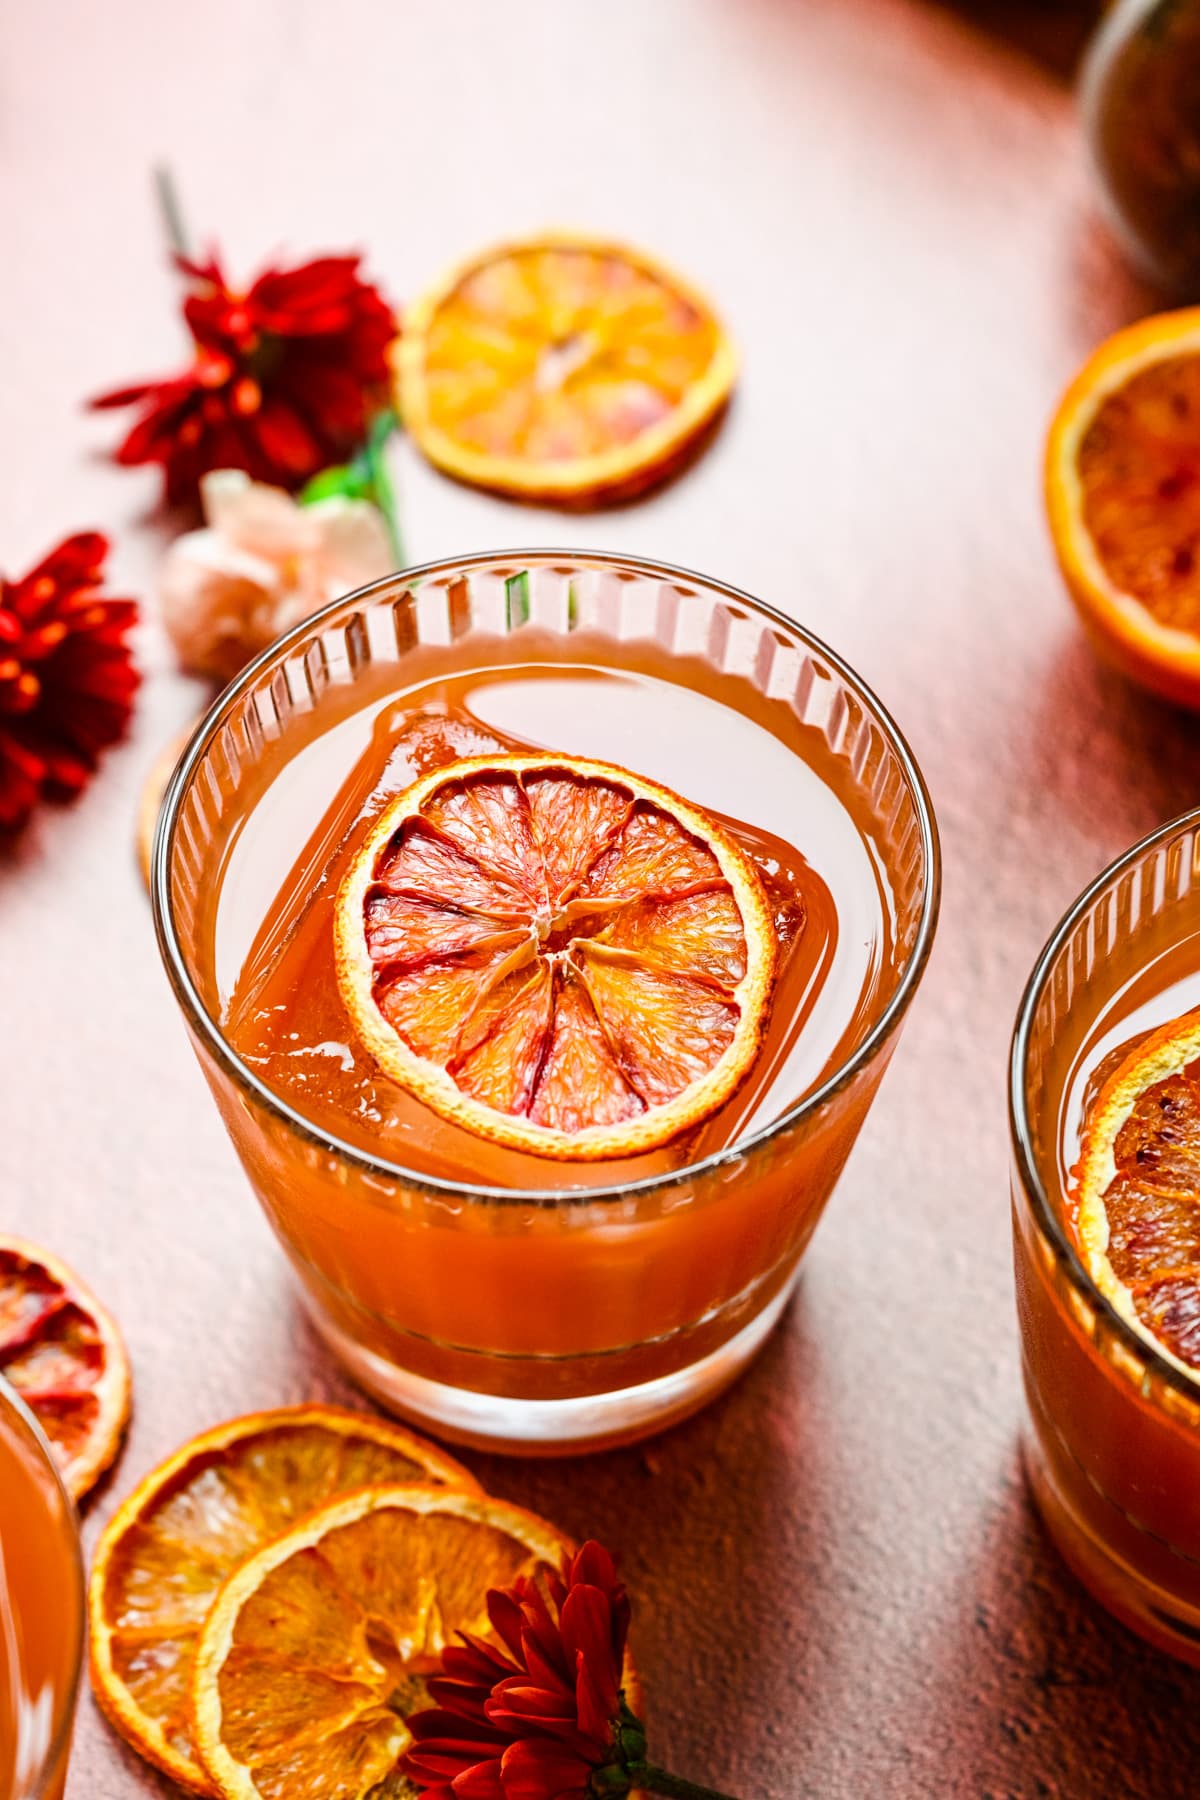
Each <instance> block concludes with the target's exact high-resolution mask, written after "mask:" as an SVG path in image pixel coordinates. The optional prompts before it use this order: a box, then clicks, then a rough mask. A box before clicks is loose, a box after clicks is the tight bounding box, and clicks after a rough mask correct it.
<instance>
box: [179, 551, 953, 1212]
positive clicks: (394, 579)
mask: <svg viewBox="0 0 1200 1800" xmlns="http://www.w3.org/2000/svg"><path fill="white" fill-rule="evenodd" d="M563 562H566V563H576V564H591V565H595V566H599V567H605V568H610V569H628V570H630V571H631V572H638V573H643V574H650V575H654V576H659V577H662V578H664V579H667V580H673V581H679V580H682V581H687V582H690V583H694V584H696V585H698V586H700V587H703V588H705V589H707V590H708V591H709V592H710V593H713V594H716V595H718V596H719V597H721V598H723V599H726V600H730V601H733V602H735V603H736V604H737V605H739V606H744V607H748V608H749V609H750V610H751V611H752V612H754V613H756V614H758V615H759V616H760V617H762V618H764V619H767V620H769V621H770V622H771V623H772V624H774V625H778V626H782V627H783V629H784V630H786V631H788V632H790V633H793V634H794V635H795V636H796V637H797V638H798V639H799V641H800V643H801V644H802V645H803V646H804V648H805V649H806V650H808V651H809V652H811V653H812V654H813V655H815V656H817V657H819V658H821V660H823V661H825V662H827V663H828V664H829V666H830V667H831V668H832V669H833V670H835V671H836V673H837V674H838V675H839V676H840V677H841V679H842V680H843V681H844V682H845V683H846V685H847V686H848V687H849V688H850V689H851V690H852V692H854V694H855V695H856V696H857V697H858V698H859V700H861V701H862V703H863V704H864V706H865V707H866V709H867V711H868V712H869V713H870V714H871V716H872V718H873V719H874V720H875V722H876V723H877V724H878V725H879V726H880V727H881V729H882V730H883V732H884V735H885V736H886V737H887V739H888V742H889V747H890V749H891V751H892V754H893V755H894V756H895V757H896V759H897V761H898V763H899V765H900V768H901V771H902V773H903V775H904V778H905V780H906V782H907V783H908V787H909V790H910V792H911V794H912V796H913V802H914V810H915V812H916V819H917V826H918V829H919V832H920V839H921V860H922V865H923V868H924V871H925V876H926V880H925V892H924V895H923V897H922V903H921V914H920V918H919V920H918V923H917V931H916V937H915V940H914V943H913V948H912V951H911V953H910V955H909V958H908V962H907V963H906V965H905V967H904V969H903V971H902V973H901V975H900V979H899V981H898V982H897V984H896V989H895V992H894V993H893V994H892V996H891V998H890V999H889V1000H888V1003H887V1005H886V1006H885V1007H884V1009H883V1011H882V1012H881V1013H880V1015H879V1018H878V1019H877V1020H876V1021H875V1023H874V1024H873V1025H872V1027H871V1029H870V1030H869V1031H868V1032H867V1034H866V1036H865V1037H864V1038H863V1041H862V1043H861V1044H859V1046H858V1047H857V1049H856V1050H854V1051H853V1052H852V1053H851V1055H849V1056H848V1057H846V1058H844V1059H843V1060H842V1061H841V1062H840V1063H839V1064H838V1066H837V1067H836V1068H835V1069H833V1070H832V1071H831V1072H830V1074H829V1075H828V1076H827V1077H826V1079H825V1080H824V1081H823V1082H822V1083H821V1085H820V1086H819V1087H818V1088H815V1089H814V1090H813V1091H812V1093H810V1094H807V1095H805V1096H804V1097H803V1098H802V1099H801V1100H799V1101H797V1102H796V1103H795V1105H793V1106H791V1107H789V1108H788V1109H787V1110H786V1112H783V1113H781V1114H780V1115H779V1116H778V1118H775V1119H772V1120H771V1121H769V1123H768V1124H766V1125H764V1126H762V1127H761V1128H760V1129H759V1130H758V1131H756V1132H754V1133H752V1134H751V1135H750V1136H748V1137H743V1138H739V1139H738V1140H737V1141H736V1142H735V1143H733V1144H729V1145H726V1146H725V1147H724V1148H723V1149H721V1150H715V1151H713V1152H712V1153H711V1154H710V1155H708V1156H705V1157H702V1158H701V1159H700V1160H699V1161H697V1162H692V1163H686V1164H684V1166H683V1167H682V1168H678V1169H671V1170H669V1171H666V1172H665V1173H663V1174H658V1175H647V1176H642V1177H641V1178H640V1179H638V1180H636V1181H627V1182H620V1183H609V1184H608V1185H607V1186H600V1187H587V1188H569V1189H565V1188H515V1187H513V1188H508V1187H488V1186H484V1185H483V1184H481V1183H478V1182H476V1183H471V1182H465V1181H451V1180H449V1179H446V1178H443V1177H439V1176H434V1175H428V1174H425V1173H423V1172H421V1171H420V1170H416V1169H409V1168H407V1167H405V1165H404V1164H402V1163H397V1162H392V1161H391V1160H390V1159H388V1158H387V1157H383V1156H373V1155H372V1154H371V1153H370V1152H369V1151H366V1150H363V1149H361V1148H359V1147H358V1146H357V1145H354V1144H351V1143H348V1142H347V1141H346V1140H345V1139H344V1138H339V1137H337V1136H335V1135H334V1134H332V1133H329V1132H324V1131H321V1130H319V1129H318V1128H317V1127H316V1126H315V1125H314V1124H313V1123H312V1121H310V1120H308V1119H306V1118H305V1117H304V1115H303V1113H301V1112H298V1111H297V1110H296V1109H295V1108H293V1107H292V1106H290V1105H289V1104H288V1103H287V1101H285V1100H283V1099H282V1098H281V1097H280V1096H279V1095H277V1094H276V1093H275V1092H274V1091H273V1090H272V1089H271V1088H270V1087H269V1086H268V1085H267V1083H266V1082H264V1081H263V1080H262V1079H261V1078H260V1077H259V1076H258V1075H256V1074H255V1073H254V1071H253V1070H252V1069H250V1068H248V1067H247V1065H246V1064H245V1063H244V1062H243V1061H242V1059H241V1058H240V1057H239V1056H238V1055H237V1053H236V1051H235V1050H234V1049H233V1047H232V1045H230V1044H229V1042H228V1040H227V1039H226V1037H225V1034H224V1032H223V1031H222V1029H221V1027H220V1025H219V1024H218V1022H217V1021H216V1020H215V1019H214V1018H213V1017H212V1015H211V1014H210V1013H209V1011H208V1008H207V1007H206V1006H205V1004H204V1002H203V1000H202V999H201V997H200V994H199V991H198V990H197V988H196V985H195V982H194V981H193V980H192V977H191V974H190V972H189V970H188V968H187V965H186V961H185V959H184V955H183V951H182V948H181V945H180V942H179V934H178V932H177V930H176V924H175V912H174V906H173V903H172V897H171V884H170V871H171V861H172V851H173V849H174V841H175V829H176V825H177V823H178V817H179V808H180V805H181V803H182V800H183V796H184V794H185V793H186V792H187V790H188V787H189V784H190V781H191V777H192V774H193V772H194V770H195V769H196V767H197V765H198V764H199V763H200V761H201V759H202V758H203V756H204V754H205V752H206V751H207V750H208V748H209V746H210V744H211V743H212V741H213V739H214V738H215V737H216V735H217V732H218V731H219V730H220V729H221V727H222V725H223V724H224V722H225V720H226V718H227V717H228V715H229V713H230V712H231V711H232V710H233V708H234V706H235V705H236V704H237V703H238V702H239V701H240V700H241V699H242V698H243V696H244V695H245V694H246V693H247V691H248V690H249V689H250V688H251V687H252V686H253V685H254V684H255V683H256V682H257V681H258V680H259V678H260V676H261V675H262V674H263V673H264V672H265V671H266V670H267V669H268V668H270V667H271V666H272V665H273V664H275V663H277V662H281V661H283V659H284V658H285V657H286V656H288V655H289V654H290V653H291V652H292V651H293V650H294V649H295V647H296V646H297V645H299V644H300V643H302V642H304V641H305V640H306V639H307V638H308V637H309V636H311V635H312V634H313V633H314V632H318V631H320V629H321V628H322V625H323V623H324V622H325V621H326V620H331V619H333V618H334V617H335V616H336V615H338V614H340V613H341V612H342V611H343V610H344V609H345V608H347V607H348V606H351V605H353V604H354V603H366V602H369V601H370V600H372V599H373V598H375V597H377V596H379V595H380V594H382V593H385V592H387V591H388V590H390V589H393V588H397V587H401V586H405V585H407V586H411V585H412V584H413V583H414V582H416V581H424V580H427V579H429V578H430V577H431V576H436V575H439V574H446V573H449V572H451V571H456V572H461V571H465V570H470V569H475V568H487V567H491V566H494V565H496V564H506V563H512V564H523V565H524V566H526V567H531V566H533V565H534V564H536V563H541V564H546V563H551V564H554V563H563ZM941 877H942V862H941V846H940V842H939V838H938V829H937V821H936V818H935V816H934V811H933V802H932V800H931V798H930V795H929V789H928V787H927V785H926V782H925V777H924V776H923V775H922V773H921V770H920V767H919V765H918V763H917V760H916V758H915V756H914V755H913V753H912V751H911V749H910V748H909V745H908V741H907V739H906V738H905V736H904V734H903V732H902V731H901V730H900V728H899V726H898V725H897V724H896V722H895V720H894V719H893V717H892V715H891V713H890V712H889V711H888V709H887V708H886V707H885V706H884V705H883V703H882V702H881V701H880V700H879V699H878V698H877V697H876V695H875V693H874V692H873V690H872V689H871V688H870V687H869V686H868V685H867V683H866V682H865V681H864V680H863V679H862V677H861V676H860V675H858V674H857V673H856V672H855V670H853V669H852V668H851V667H850V665H849V663H847V662H846V661H845V660H844V659H843V658H842V657H840V656H839V655H838V654H837V653H836V652H835V651H833V650H831V649H830V648H829V646H828V645H827V644H825V643H824V642H823V641H822V640H821V639H820V638H818V637H817V636H816V635H815V634H814V633H813V632H810V631H808V630H807V629H806V628H805V627H804V626H803V625H799V624H797V622H796V621H795V620H794V619H790V618H789V617H788V616H787V614H786V613H783V612H781V611H780V610H779V609H778V608H777V607H774V606H771V605H770V604H769V603H768V602H767V601H763V600H759V599H757V598H756V597H755V596H754V595H752V594H749V593H746V592H745V590H744V589H741V588H737V587H733V586H731V585H730V584H729V583H728V582H724V581H719V580H717V579H716V578H715V577H713V576H709V575H700V574H697V573H696V572H695V571H694V570H691V569H687V568H684V567H683V566H681V565H680V564H677V563H669V562H661V561H659V560H658V559H657V558H654V557H645V556H636V555H631V554H626V553H622V552H618V551H609V550H579V549H576V550H572V549H562V548H553V547H551V548H546V547H544V546H543V547H541V548H536V549H521V548H518V549H514V550H505V549H501V550H484V551H472V552H469V553H467V554H466V555H460V556H444V557H438V558H436V559H435V560H433V561H431V562H425V563H416V564H414V565H412V567H410V568H406V569H397V570H394V571H393V572H392V573H391V574H389V575H385V576H382V577H381V578H380V579H379V580H378V581H373V582H369V583H367V584H366V585H365V586H364V587H360V588H356V589H354V590H353V591H352V592H351V593H348V594H342V595H340V596H339V597H338V598H337V599H336V600H331V601H330V602H329V603H328V604H327V605H325V606H323V607H320V608H319V609H318V610H317V611H316V612H314V613H311V614H310V615H309V616H308V617H307V618H306V619H302V620H301V621H300V622H299V624H297V625H294V626H293V627H292V629H291V630H290V631H288V632H285V633H284V635H283V636H282V637H279V638H276V639H274V640H273V642H272V643H270V644H268V646H267V648H266V649H265V650H263V651H262V652H261V653H260V654H259V655H258V656H256V657H255V659H254V661H253V662H251V663H249V664H248V665H247V667H246V668H245V669H243V670H242V671H241V673H240V674H239V675H238V676H237V677H235V679H234V680H233V681H232V682H230V684H229V686H228V687H226V688H223V689H222V690H221V692H220V693H219V694H218V695H217V697H216V699H215V700H214V701H213V703H212V705H211V706H210V707H209V709H208V711H207V712H206V713H205V714H204V715H203V717H202V718H201V719H200V721H199V723H198V724H197V726H196V729H195V731H194V732H193V734H192V737H191V739H190V740H189V742H188V745H187V748H186V749H185V750H184V752H183V754H182V756H181V757H180V759H179V761H178V763H177V764H176V766H175V770H174V772H173V774H172V776H171V780H170V782H169V783H168V785H167V790H166V793H165V794H164V796H163V800H162V805H161V807H160V810H159V815H158V822H157V826H156V829H155V835H154V848H153V853H152V858H151V876H150V895H151V903H152V906H153V911H154V926H155V933H156V936H157V940H158V948H159V954H160V955H161V957H162V960H163V962H164V964H165V966H166V970H167V975H168V977H169V979H170V982H171V986H172V988H173V989H174V991H175V997H176V999H177V1001H178V1002H179V1005H180V1007H181V1009H182V1011H183V1014H184V1017H185V1019H186V1020H187V1022H188V1025H189V1027H190V1028H191V1030H192V1031H194V1032H195V1033H196V1034H197V1035H198V1037H199V1038H200V1039H201V1041H202V1042H203V1043H204V1044H205V1046H206V1048H207V1049H208V1050H209V1052H210V1053H211V1054H212V1055H213V1056H214V1058H215V1060H216V1062H217V1063H218V1064H219V1066H220V1067H221V1068H222V1069H223V1070H224V1071H225V1072H226V1073H227V1074H228V1075H229V1076H231V1078H232V1079H233V1081H234V1082H235V1083H236V1085H237V1086H238V1087H239V1088H240V1089H241V1090H242V1092H243V1093H246V1094H249V1095H251V1096H252V1097H253V1098H254V1100H255V1101H256V1102H257V1103H258V1104H259V1105H261V1106H263V1107H265V1108H266V1110H267V1111H268V1112H269V1113H271V1114H274V1116H275V1117H276V1118H278V1119H280V1120H281V1121H282V1122H283V1123H284V1124H285V1125H286V1126H287V1127H288V1128H289V1129H290V1130H291V1131H293V1132H295V1133H297V1134H298V1135H299V1136H300V1137H301V1138H302V1139H304V1140H306V1141H307V1142H308V1143H310V1144H312V1145H313V1146H314V1147H316V1148H318V1149H320V1150H323V1151H325V1152H330V1153H332V1154H334V1155H336V1156H337V1157H339V1158H341V1159H342V1160H343V1161H345V1162H348V1163H350V1164H352V1165H354V1166H355V1167H357V1168H359V1169H361V1170H364V1171H365V1172H366V1173H367V1174H369V1175H373V1176H377V1177H383V1178H384V1179H386V1180H389V1181H394V1182H398V1183H400V1184H402V1185H403V1186H405V1187H410V1188H416V1189H419V1190H421V1191H423V1192H425V1193H428V1194H433V1195H437V1196H445V1197H447V1198H450V1199H454V1200H458V1201H466V1202H472V1201H475V1202H481V1203H486V1204H489V1205H496V1204H500V1205H519V1206H536V1207H541V1208H545V1209H548V1210H553V1209H560V1208H561V1209H568V1208H571V1207H578V1206H592V1205H603V1204H605V1203H614V1202H617V1201H621V1200H626V1199H629V1198H630V1197H631V1196H639V1197H640V1196H645V1195H647V1194H651V1193H654V1192H656V1191H665V1190H667V1189H670V1188H672V1187H676V1186H678V1185H679V1184H680V1183H681V1182H684V1181H693V1180H696V1179H697V1178H699V1177H701V1176H705V1175H708V1174H711V1173H712V1172H713V1171H715V1170H717V1169H719V1168H722V1167H725V1166H728V1165H730V1164H733V1163H735V1162H737V1161H739V1160H740V1159H741V1158H742V1157H744V1156H746V1155H747V1154H749V1153H750V1152H752V1151H753V1150H754V1149H756V1148H757V1147H759V1146H760V1145H762V1144H764V1143H767V1142H769V1141H770V1140H771V1139H772V1138H775V1137H777V1136H778V1135H779V1134H780V1133H782V1132H783V1131H785V1130H788V1129H790V1128H791V1127H793V1126H795V1125H797V1124H799V1123H801V1122H802V1121H803V1120H804V1119H806V1118H808V1117H809V1116H811V1115H813V1114H815V1113H817V1112H819V1111H820V1109H821V1108H822V1107H824V1106H825V1105H826V1104H827V1103H828V1102H829V1101H830V1100H831V1099H832V1098H833V1097H834V1096H835V1095H836V1094H837V1093H839V1092H840V1090H841V1089H842V1088H844V1087H846V1086H847V1085H848V1084H849V1083H850V1082H851V1081H853V1080H854V1078H855V1077H856V1076H857V1075H858V1074H859V1072H860V1071H861V1070H863V1069H865V1068H866V1067H867V1066H868V1065H869V1064H870V1063H871V1062H873V1061H874V1060H875V1058H876V1056H877V1055H878V1054H879V1052H880V1051H881V1050H882V1049H883V1047H884V1045H885V1044H886V1043H887V1042H888V1040H889V1039H890V1038H891V1036H892V1035H893V1033H894V1032H895V1030H896V1027H897V1026H898V1025H899V1023H900V1021H901V1020H902V1019H903V1017H904V1015H905V1013H906V1012H907V1010H908V1007H909V1004H910V1002H911V1000H912V998H913V995H914V994H915V993H916V990H917V987H918V985H919V984H920V979H921V976H922V974H923V973H924V970H925V965H926V963H927V962H928V960H929V953H930V950H931V949H932V946H933V936H934V929H935V926H936V924H937V918H938V911H939V907H940V903H941Z"/></svg>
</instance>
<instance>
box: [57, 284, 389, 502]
mask: <svg viewBox="0 0 1200 1800" xmlns="http://www.w3.org/2000/svg"><path fill="white" fill-rule="evenodd" d="M175 261H176V266H177V267H178V268H179V270H180V272H181V273H182V274H183V275H184V276H185V277H186V278H187V281H188V283H189V291H188V293H187V297H186V299H185V300H184V306H183V313H184V318H185V319H186V320H187V324H188V328H189V330H190V331H191V334H192V340H193V344H194V349H195V354H194V357H193V360H192V363H191V365H190V367H188V368H187V369H185V370H184V371H183V372H182V373H181V374H179V375H175V376H169V377H167V378H166V379H164V380H160V381H142V382H136V383H134V384H133V385H132V386H130V387H122V388H116V389H114V390H113V391H112V392H111V393H107V394H100V395H98V396H97V398H96V399H95V400H93V401H91V402H90V404H91V405H92V406H93V407H97V408H100V407H113V406H137V407H140V408H141V412H140V416H139V418H138V420H137V423H136V424H135V425H134V426H133V429H132V430H131V431H130V433H129V435H128V436H127V437H126V439H125V440H124V442H123V443H122V444H121V445H120V447H119V448H118V450H117V452H116V459H117V461H118V462H120V463H126V464H138V463H159V464H160V465H161V466H162V470H163V478H164V485H165V490H166V496H167V499H168V500H170V501H173V502H175V501H185V500H193V499H194V498H195V496H196V491H197V486H198V483H199V480H200V477H201V476H202V475H205V474H207V473H208V471H209V470H210V469H245V470H246V471H247V473H248V474H250V475H252V476H253V477H254V479H255V480H256V481H267V482H271V483H273V484H274V485H275V486H277V487H285V488H291V489H295V488H298V487H301V486H303V484H304V483H305V482H306V481H308V480H309V479H310V478H311V477H312V476H313V475H316V474H317V473H318V472H319V471H320V470H321V469H325V468H328V466H329V465H330V464H331V463H339V462H342V461H343V460H345V459H346V458H347V457H348V456H350V454H351V453H352V452H353V451H354V450H355V449H357V447H358V446H359V445H360V444H361V443H362V440H363V438H364V437H365V436H366V433H367V428H368V426H369V423H370V420H371V416H372V414H373V412H374V411H375V410H376V408H377V407H378V406H379V405H380V404H381V403H382V402H383V400H384V398H385V392H386V382H387V373H388V370H387V348H388V345H389V344H390V343H391V341H392V339H393V338H394V337H395V335H396V320H395V317H394V315H393V313H392V310H391V308H390V307H389V306H388V304H387V302H386V301H385V300H384V298H383V296H382V295H381V294H380V292H379V290H378V289H377V288H375V287H373V286H372V285H371V283H370V282H367V281H364V280H363V279H362V277H361V276H360V275H359V273H358V267H359V262H360V258H359V257H357V256H322V257H317V258H316V259H315V260H314V261H312V262H307V263H304V264H302V265H301V266H300V267H299V268H295V269H277V268H270V269H267V270H265V271H264V272H263V273H262V274H261V275H260V276H259V277H258V278H257V280H256V281H254V283H253V284H252V285H251V287H250V288H249V289H248V290H247V291H246V292H245V293H237V292H235V291H234V290H233V289H232V288H231V287H230V285H229V283H228V281H227V280H226V279H225V275H224V272H223V270H222V268H221V264H220V262H219V260H218V258H217V256H216V255H215V254H212V255H210V256H209V258H208V260H207V262H204V263H195V262H189V261H187V260H186V259H184V258H182V257H176V259H175Z"/></svg>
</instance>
